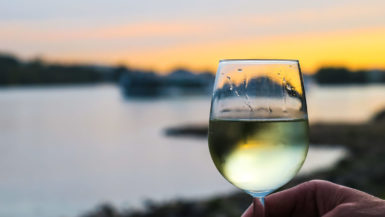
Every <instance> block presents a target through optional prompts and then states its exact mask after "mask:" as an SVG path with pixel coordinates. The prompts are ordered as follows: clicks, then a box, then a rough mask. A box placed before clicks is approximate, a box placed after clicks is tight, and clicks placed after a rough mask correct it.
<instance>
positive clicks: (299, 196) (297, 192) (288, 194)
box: [242, 180, 385, 217]
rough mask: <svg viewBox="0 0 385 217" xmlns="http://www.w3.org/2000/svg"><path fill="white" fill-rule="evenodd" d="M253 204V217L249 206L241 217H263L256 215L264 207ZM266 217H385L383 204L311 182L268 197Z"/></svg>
mask: <svg viewBox="0 0 385 217" xmlns="http://www.w3.org/2000/svg"><path fill="white" fill-rule="evenodd" d="M256 200H258V199H256ZM256 202H257V203H256V205H257V207H256V212H257V213H256V215H255V216H254V215H253V214H254V213H253V206H250V207H249V208H248V209H247V210H246V212H245V213H244V214H243V215H242V217H257V216H261V217H262V216H263V215H261V214H259V215H258V213H263V211H261V210H263V207H262V205H261V204H260V203H259V202H258V201H256ZM265 216H266V217H313V216H314V217H315V216H317V217H318V216H322V217H380V216H381V217H385V201H384V200H381V199H379V198H377V197H374V196H372V195H369V194H367V193H364V192H362V191H358V190H355V189H352V188H348V187H345V186H342V185H337V184H334V183H331V182H327V181H322V180H313V181H309V182H305V183H302V184H300V185H297V186H296V187H293V188H290V189H288V190H285V191H282V192H278V193H275V194H272V195H270V196H267V197H266V199H265Z"/></svg>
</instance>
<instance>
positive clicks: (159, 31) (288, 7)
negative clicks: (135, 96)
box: [0, 0, 385, 73]
mask: <svg viewBox="0 0 385 217" xmlns="http://www.w3.org/2000/svg"><path fill="white" fill-rule="evenodd" d="M384 11H385V1H384V0H338V1H335V0H322V1H319V0H318V1H311V0H292V1H287V0H276V1H255V0H253V1H251V0H249V1H246V0H227V1H214V0H194V1H183V0H163V1H159V0H142V1H133V0H113V1H100V0H76V1H75V0H66V1H53V0H34V1H30V0H12V1H9V0H0V52H5V53H12V54H15V55H17V56H20V57H22V58H24V59H30V58H34V57H37V56H38V57H41V58H43V59H45V60H47V61H58V62H65V63H66V62H68V63H72V62H81V63H95V64H108V65H115V64H126V65H128V66H131V67H134V68H144V69H153V70H157V71H160V72H167V71H168V70H171V69H173V68H175V67H188V68H191V69H194V70H212V71H215V69H216V67H217V65H218V60H220V59H228V58H278V59H282V58H288V59H299V61H300V64H301V66H302V68H303V70H304V71H305V72H308V73H312V72H314V71H315V70H316V69H318V68H319V67H320V66H347V67H349V68H352V69H360V68H385V12H384Z"/></svg>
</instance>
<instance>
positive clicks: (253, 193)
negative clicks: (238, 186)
mask: <svg viewBox="0 0 385 217" xmlns="http://www.w3.org/2000/svg"><path fill="white" fill-rule="evenodd" d="M271 192H273V190H267V191H246V193H248V194H250V195H251V196H252V197H256V198H264V197H265V196H266V195H268V194H270V193H271Z"/></svg>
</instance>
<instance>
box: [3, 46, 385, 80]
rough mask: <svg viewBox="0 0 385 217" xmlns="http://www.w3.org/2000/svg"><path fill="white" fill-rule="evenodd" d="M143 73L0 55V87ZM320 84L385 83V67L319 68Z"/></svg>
mask: <svg viewBox="0 0 385 217" xmlns="http://www.w3.org/2000/svg"><path fill="white" fill-rule="evenodd" d="M130 73H131V74H133V73H135V74H137V73H145V72H143V71H140V70H135V71H132V70H130V69H128V68H127V67H125V66H116V67H101V66H94V65H80V64H57V63H47V62H44V61H42V60H39V59H35V60H30V61H22V60H20V59H18V58H17V57H15V56H12V55H9V54H0V86H9V85H50V84H85V83H100V82H118V81H119V78H120V77H121V75H122V74H126V75H127V74H130ZM312 77H313V79H314V80H315V82H316V83H319V84H321V85H346V84H368V83H385V70H357V71H352V70H349V69H347V68H344V67H324V68H320V69H319V70H318V71H317V72H316V73H315V74H314V75H313V76H312Z"/></svg>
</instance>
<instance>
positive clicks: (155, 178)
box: [0, 86, 385, 217]
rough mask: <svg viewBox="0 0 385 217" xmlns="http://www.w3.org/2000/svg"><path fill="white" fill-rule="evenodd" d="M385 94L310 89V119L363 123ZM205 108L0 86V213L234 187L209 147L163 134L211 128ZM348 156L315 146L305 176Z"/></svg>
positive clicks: (105, 91)
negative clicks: (186, 128)
mask: <svg viewBox="0 0 385 217" xmlns="http://www.w3.org/2000/svg"><path fill="white" fill-rule="evenodd" d="M384 93H385V88H384V87H368V88H364V89H362V88H361V89H360V90H359V91H358V90H357V89H356V88H344V89H338V88H337V89H320V88H314V89H312V90H311V91H310V92H309V93H308V104H309V111H311V113H310V114H309V117H310V121H323V120H326V121H328V120H334V119H335V118H336V117H338V120H345V121H354V122H359V121H364V120H366V119H368V118H369V117H370V115H371V114H372V113H373V112H374V111H376V110H378V109H379V108H380V107H381V106H383V107H385V94H384ZM362 96H365V98H362ZM209 101H210V99H209V98H207V97H190V98H183V99H182V98H173V99H163V100H123V99H122V98H121V95H120V92H119V89H118V88H117V87H114V86H84V87H52V88H6V89H0V216H1V217H3V216H5V217H25V216H30V217H34V216H36V217H38V216H39V217H61V216H77V215H79V214H81V213H84V212H85V211H89V210H92V209H94V208H95V206H96V205H98V204H100V203H102V202H105V201H107V202H110V203H112V204H114V205H116V206H117V207H121V208H127V207H135V206H138V205H140V204H141V203H142V202H143V200H145V199H148V198H151V199H153V200H167V199H173V198H200V197H206V196H211V195H214V194H217V193H226V192H230V191H232V190H234V187H233V186H231V185H230V184H228V183H227V182H226V181H225V180H224V179H223V178H222V177H221V176H220V175H219V173H218V172H217V170H216V169H215V168H214V164H213V163H212V161H211V159H210V156H209V152H208V148H207V141H206V140H204V139H185V138H170V137H165V136H164V134H163V131H162V130H163V129H164V128H166V127H169V126H177V125H181V124H185V123H203V122H207V121H208V111H209V103H210V102H209ZM363 101H364V103H362V102H363ZM362 105H365V106H364V107H363V106H362ZM337 114H339V115H337ZM345 154H346V152H345V150H344V149H341V148H311V149H310V152H309V158H308V160H307V162H306V163H305V165H304V169H303V171H302V172H303V173H308V172H311V171H314V170H317V169H319V168H323V167H327V166H332V165H333V164H334V163H335V162H336V161H337V160H338V159H340V158H341V157H342V156H344V155H345ZM321 159H322V160H321ZM317 162H318V164H317ZM319 162H323V163H322V164H319Z"/></svg>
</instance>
